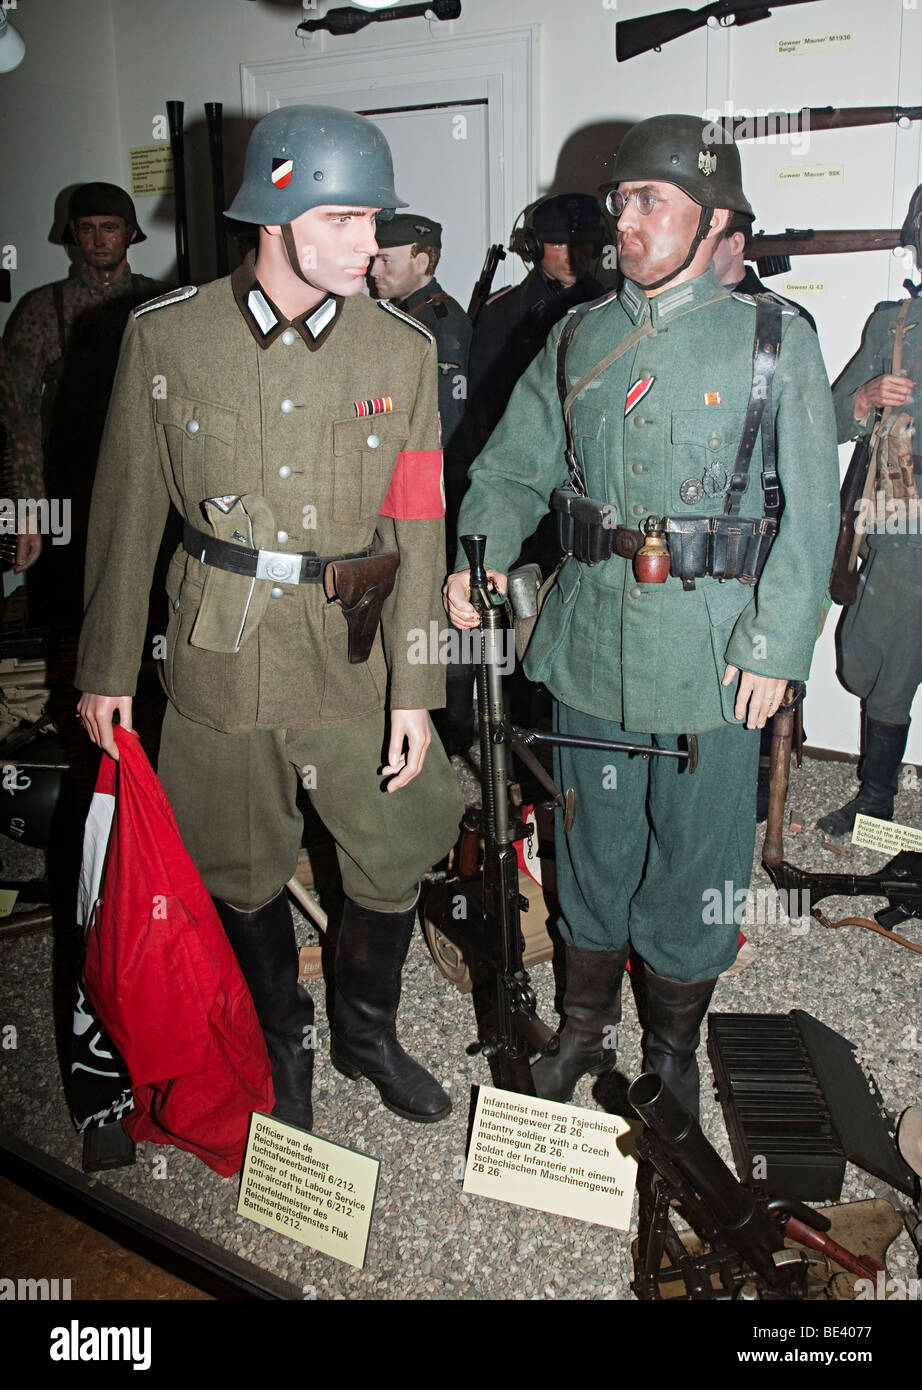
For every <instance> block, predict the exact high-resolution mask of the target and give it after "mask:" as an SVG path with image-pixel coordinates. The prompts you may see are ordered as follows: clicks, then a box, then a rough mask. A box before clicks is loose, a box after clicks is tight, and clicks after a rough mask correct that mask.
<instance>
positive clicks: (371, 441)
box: [365, 434, 381, 449]
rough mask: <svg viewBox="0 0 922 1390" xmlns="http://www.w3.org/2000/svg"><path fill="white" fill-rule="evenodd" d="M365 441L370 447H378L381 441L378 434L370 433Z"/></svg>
mask: <svg viewBox="0 0 922 1390" xmlns="http://www.w3.org/2000/svg"><path fill="white" fill-rule="evenodd" d="M365 443H366V444H367V445H368V447H369V449H377V447H378V445H379V444H380V443H381V441H380V439H379V438H378V436H377V435H376V434H370V435H369V436H368V438H367V439H366V440H365Z"/></svg>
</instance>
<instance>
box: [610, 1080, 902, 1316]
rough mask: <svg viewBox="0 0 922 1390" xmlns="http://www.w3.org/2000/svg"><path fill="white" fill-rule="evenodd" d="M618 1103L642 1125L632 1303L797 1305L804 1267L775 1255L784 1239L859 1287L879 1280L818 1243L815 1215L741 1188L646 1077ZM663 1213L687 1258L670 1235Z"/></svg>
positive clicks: (835, 1247)
mask: <svg viewBox="0 0 922 1390" xmlns="http://www.w3.org/2000/svg"><path fill="white" fill-rule="evenodd" d="M628 1100H629V1101H630V1103H631V1105H632V1106H633V1108H634V1110H635V1111H636V1112H637V1114H638V1115H639V1116H640V1118H641V1119H642V1120H643V1122H644V1130H643V1132H642V1133H641V1134H640V1135H639V1136H638V1139H637V1152H638V1154H639V1156H640V1160H641V1163H640V1168H639V1170H638V1187H639V1189H640V1223H639V1229H638V1236H637V1245H636V1252H635V1256H634V1280H633V1284H632V1289H633V1292H634V1294H635V1296H636V1297H637V1298H639V1299H660V1298H663V1297H667V1296H673V1297H675V1296H678V1297H682V1296H683V1295H681V1294H678V1295H675V1294H672V1295H670V1294H669V1293H668V1292H667V1291H666V1286H668V1285H670V1284H672V1285H673V1286H675V1285H676V1284H679V1285H681V1284H684V1286H685V1295H684V1297H686V1298H689V1299H693V1300H709V1299H724V1300H729V1299H792V1298H796V1299H802V1298H806V1297H807V1293H808V1288H807V1275H808V1272H809V1261H808V1258H807V1256H806V1255H804V1254H803V1252H802V1251H799V1250H793V1249H789V1248H787V1247H786V1246H785V1237H786V1236H789V1237H790V1238H791V1239H792V1240H796V1241H798V1242H800V1244H802V1245H807V1246H810V1247H811V1248H812V1249H814V1250H817V1251H819V1252H821V1253H822V1254H824V1255H828V1256H829V1257H830V1258H831V1259H833V1260H835V1261H836V1263H837V1264H839V1265H841V1266H842V1267H843V1268H844V1269H847V1270H849V1271H851V1272H852V1273H853V1274H857V1275H858V1276H859V1277H860V1278H865V1279H870V1280H871V1281H872V1282H874V1281H875V1280H876V1278H877V1274H878V1273H879V1272H882V1271H883V1269H884V1267H883V1265H881V1264H880V1263H879V1262H878V1261H877V1260H875V1259H874V1258H873V1257H872V1256H870V1255H860V1256H858V1255H853V1254H852V1253H851V1251H849V1250H846V1249H845V1248H844V1247H843V1246H842V1245H840V1244H839V1243H838V1242H837V1241H834V1240H832V1239H831V1237H829V1236H828V1235H826V1234H825V1233H826V1232H828V1231H829V1229H830V1225H831V1223H830V1221H829V1219H828V1218H827V1217H826V1216H824V1215H822V1213H820V1212H817V1211H814V1210H813V1209H812V1207H808V1206H805V1205H804V1204H803V1203H802V1202H798V1201H794V1200H790V1199H787V1198H777V1199H775V1200H772V1199H766V1198H765V1197H764V1196H763V1195H762V1194H757V1193H754V1192H750V1191H749V1190H748V1189H747V1188H745V1187H744V1186H743V1185H742V1183H740V1182H739V1181H738V1179H736V1178H735V1177H734V1176H733V1174H732V1173H731V1171H730V1169H729V1168H728V1167H727V1165H726V1164H725V1163H724V1161H723V1159H722V1158H721V1157H720V1155H719V1154H718V1153H717V1152H716V1150H715V1149H713V1148H712V1147H711V1145H710V1144H709V1143H708V1141H707V1139H705V1137H704V1135H703V1134H702V1132H701V1127H700V1125H699V1124H698V1121H697V1120H696V1119H695V1118H694V1117H693V1116H692V1115H690V1114H689V1112H688V1111H687V1110H686V1109H685V1108H684V1107H683V1106H682V1105H680V1104H679V1102H678V1101H677V1100H676V1098H675V1096H674V1095H673V1094H672V1093H671V1091H669V1089H668V1087H666V1086H665V1085H664V1084H663V1082H662V1080H661V1079H660V1077H659V1076H657V1075H656V1073H655V1072H645V1073H644V1074H643V1075H642V1076H638V1077H637V1079H636V1080H635V1081H633V1082H632V1083H631V1086H630V1088H629V1090H628ZM673 1204H675V1206H676V1207H677V1209H678V1214H679V1215H680V1216H681V1217H682V1218H683V1220H685V1221H686V1222H687V1223H688V1225H689V1226H690V1227H691V1230H692V1232H693V1233H694V1236H695V1237H696V1238H697V1240H696V1244H697V1246H698V1249H697V1250H696V1249H694V1248H692V1246H691V1244H690V1243H685V1242H683V1241H682V1239H681V1237H680V1236H679V1233H678V1231H676V1229H675V1228H674V1227H673V1225H672V1215H671V1213H672V1208H673Z"/></svg>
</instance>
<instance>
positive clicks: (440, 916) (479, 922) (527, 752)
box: [425, 536, 698, 1095]
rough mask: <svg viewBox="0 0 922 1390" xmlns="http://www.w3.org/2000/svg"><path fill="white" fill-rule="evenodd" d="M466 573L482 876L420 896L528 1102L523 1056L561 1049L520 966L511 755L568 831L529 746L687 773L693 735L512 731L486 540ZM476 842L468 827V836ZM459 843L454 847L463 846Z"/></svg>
mask: <svg viewBox="0 0 922 1390" xmlns="http://www.w3.org/2000/svg"><path fill="white" fill-rule="evenodd" d="M461 542H462V544H463V546H464V549H465V552H466V554H467V557H468V560H469V561H470V566H471V602H472V604H473V605H474V607H475V608H476V609H477V611H478V613H479V615H480V628H479V636H480V650H479V653H478V656H479V663H478V666H477V673H476V679H477V705H478V710H479V713H480V782H481V789H482V802H483V811H482V832H483V840H484V853H483V866H482V870H481V872H480V873H479V874H478V873H477V872H476V862H468V863H467V864H462V866H461V872H460V873H459V874H458V876H457V877H454V878H451V879H449V880H448V881H447V882H445V883H440V884H438V885H436V886H435V887H434V888H433V889H431V890H430V891H429V893H428V894H427V901H426V907H425V916H426V917H427V918H428V920H429V921H430V922H431V923H432V924H433V925H434V926H435V929H436V930H437V931H438V932H439V933H441V934H442V935H443V936H445V937H447V938H448V939H449V940H450V941H451V942H453V943H454V944H456V945H457V947H458V949H459V950H461V951H462V952H463V953H464V954H465V956H466V957H468V958H472V959H473V967H474V968H473V970H472V974H473V979H474V1007H475V1011H476V1013H477V1023H478V1035H479V1044H478V1045H479V1047H480V1050H481V1051H482V1052H483V1054H484V1056H486V1057H487V1058H488V1059H489V1063H490V1070H491V1073H492V1077H493V1081H494V1084H495V1085H496V1086H498V1087H499V1088H500V1089H502V1090H506V1091H519V1092H521V1093H522V1094H523V1095H534V1094H535V1089H534V1083H533V1081H532V1077H531V1067H530V1065H529V1056H530V1054H531V1053H540V1054H541V1055H543V1056H549V1055H552V1054H553V1053H555V1052H556V1051H557V1050H558V1048H559V1046H560V1042H559V1038H558V1035H557V1034H556V1033H555V1032H554V1031H553V1030H552V1029H551V1028H549V1027H548V1025H547V1024H546V1023H544V1022H542V1020H541V1019H540V1018H539V1017H538V1015H537V1009H536V1002H537V1001H536V999H535V993H534V990H533V989H532V987H531V983H530V980H529V976H528V972H527V970H526V969H525V967H524V965H523V961H522V950H523V942H522V931H521V925H520V913H521V912H522V910H523V906H524V908H525V909H526V910H527V907H528V903H527V901H526V900H525V899H524V898H522V896H521V895H520V893H519V870H518V858H517V856H516V850H515V846H516V842H517V841H520V840H523V839H525V838H526V837H527V836H528V835H529V834H530V832H531V828H530V827H526V826H525V825H524V824H523V823H522V821H521V820H520V819H519V817H518V816H517V814H516V813H515V810H514V808H512V807H511V806H510V799H509V774H510V771H511V768H510V759H509V753H510V750H511V751H514V752H515V753H516V754H517V756H518V757H519V759H520V760H521V761H522V763H523V764H524V766H525V767H527V768H528V770H529V771H530V772H531V773H532V775H533V776H534V777H535V778H536V779H537V781H538V782H539V784H540V785H541V786H542V787H543V788H544V789H545V790H546V791H547V792H548V794H549V797H550V799H551V800H552V801H553V803H554V804H555V805H556V806H558V807H559V808H560V809H561V811H562V813H563V818H564V819H563V824H564V830H565V831H568V830H569V829H570V827H571V826H572V824H573V818H574V816H575V815H576V794H575V792H573V791H572V790H570V791H568V792H567V793H566V795H564V793H563V792H561V791H560V789H559V788H558V787H557V786H556V785H555V783H554V781H553V779H552V778H551V777H550V775H549V774H548V773H547V772H546V771H545V769H544V768H543V767H542V765H541V763H540V762H539V761H538V759H537V757H536V756H535V754H534V752H533V751H532V750H533V748H534V747H535V746H536V745H540V744H551V745H560V746H563V745H566V746H567V747H569V748H573V747H580V748H594V749H600V750H603V751H611V752H626V753H628V754H636V755H638V756H640V757H651V756H652V757H668V758H675V759H677V761H678V762H679V765H680V770H682V768H683V767H684V766H687V767H688V769H689V771H690V772H694V770H695V767H696V766H697V760H698V747H697V741H696V739H695V737H694V735H691V736H689V738H688V740H687V743H688V746H687V748H656V747H650V746H648V745H646V744H636V743H621V742H612V741H609V740H606V739H585V738H578V737H576V736H569V735H564V734H559V735H558V734H546V733H539V732H537V731H534V730H527V729H520V728H519V727H518V726H517V725H515V724H512V723H510V722H509V721H508V720H507V719H506V716H505V710H504V703H503V688H502V677H501V675H500V670H501V666H502V659H503V655H504V650H503V649H504V646H505V643H504V638H506V637H508V636H509V635H510V634H509V632H508V625H507V620H506V605H505V604H504V603H502V602H501V603H500V605H497V603H496V602H495V601H494V597H493V596H491V592H490V589H489V586H488V582H487V574H486V570H485V569H484V551H485V547H486V537H485V536H462V537H461ZM472 834H476V829H475V828H474V827H471V830H470V833H469V836H468V840H469V839H470V835H472ZM463 844H464V841H463V840H462V845H463Z"/></svg>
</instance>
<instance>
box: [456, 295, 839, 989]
mask: <svg viewBox="0 0 922 1390" xmlns="http://www.w3.org/2000/svg"><path fill="white" fill-rule="evenodd" d="M754 326H755V305H754V301H752V300H747V299H746V298H745V297H739V296H734V295H731V294H730V292H729V291H727V290H726V289H724V288H723V287H722V286H720V285H719V284H718V283H717V280H716V278H715V276H714V274H713V271H712V270H710V269H708V270H707V271H706V272H705V273H704V274H703V275H701V276H699V277H697V278H696V279H694V280H691V281H688V282H685V283H683V284H680V285H678V286H676V287H675V288H670V289H667V290H664V291H662V292H661V293H660V294H659V295H657V296H655V297H653V298H652V299H649V300H648V299H647V297H646V295H645V294H644V293H643V291H642V290H641V289H640V288H639V287H638V286H636V285H634V284H633V283H632V282H631V281H629V280H628V281H625V283H624V285H623V286H622V289H621V291H620V292H619V294H618V295H617V296H609V297H607V298H606V299H603V300H601V301H600V302H599V303H598V304H596V305H594V306H593V307H592V309H590V310H589V312H588V314H587V316H586V317H585V319H584V320H583V322H582V323H581V325H580V327H579V329H578V331H577V333H576V336H575V339H574V341H573V344H572V347H571V349H570V353H569V356H568V359H567V376H568V379H569V381H570V383H571V384H573V383H574V382H576V381H577V380H579V378H580V377H581V376H583V375H584V374H585V373H586V372H588V371H589V370H590V369H591V368H592V367H593V366H594V365H595V364H596V363H597V362H599V361H600V360H601V359H602V358H603V357H604V356H605V355H606V354H607V353H608V352H609V351H610V350H611V349H612V348H613V346H615V345H616V344H617V343H618V342H620V341H622V340H623V339H625V338H626V337H627V336H628V335H629V334H631V333H633V332H635V330H637V329H644V328H646V329H649V330H650V331H649V333H648V334H647V335H646V336H644V337H643V338H642V339H640V340H639V341H637V342H636V344H635V346H634V347H633V348H631V349H629V350H628V351H627V352H626V353H625V354H624V355H623V356H622V357H620V358H619V359H618V360H617V361H616V362H615V363H614V364H613V365H611V366H609V367H608V368H607V369H606V371H604V372H603V373H602V374H601V375H600V376H599V377H597V378H596V379H595V381H594V382H593V383H592V384H591V385H590V386H589V387H588V388H587V389H586V390H584V392H583V393H582V395H581V396H580V397H579V398H578V399H577V400H576V401H575V402H574V405H573V409H572V415H573V422H574V430H575V440H576V451H577V453H578V455H579V457H580V460H581V462H582V465H583V468H584V470H585V474H586V479H587V486H588V492H589V495H590V496H592V497H595V498H597V499H599V500H600V501H603V502H607V503H610V504H612V505H613V506H614V508H615V509H616V513H617V520H618V522H619V523H620V524H622V525H625V526H630V527H637V526H639V524H640V523H641V521H642V520H643V519H644V518H645V517H646V516H648V515H651V514H653V515H656V516H663V515H667V516H682V515H686V516H688V515H718V514H720V513H721V512H722V511H723V503H724V497H723V487H722V483H725V482H726V480H727V479H728V478H729V475H730V474H731V473H732V471H733V463H734V458H735V455H736V450H737V446H738V443H739V439H740V435H741V432H742V426H743V420H744V417H745V413H746V407H747V404H748V400H749V395H750V388H751V379H752V348H753V333H754ZM560 331H562V330H561V329H558V330H555V331H554V333H553V334H552V335H551V339H550V340H549V343H548V347H547V349H546V350H545V352H544V353H542V355H541V356H540V357H539V358H538V360H537V361H535V362H534V363H533V364H532V366H531V367H530V368H529V370H528V371H527V372H526V374H525V376H524V377H523V378H522V380H521V381H520V382H519V385H518V386H517V387H516V389H515V391H514V393H513V395H512V399H511V401H510V403H509V407H508V409H507V411H506V413H505V415H504V417H503V419H502V421H501V422H500V425H499V426H498V428H497V430H496V431H495V433H494V434H493V436H492V438H491V440H490V442H489V444H488V445H487V447H486V449H485V450H484V451H483V453H482V454H481V455H480V456H479V458H478V459H477V460H476V461H475V463H474V464H473V466H472V468H471V485H470V489H469V491H468V494H467V497H466V499H465V501H464V504H463V506H462V510H461V516H460V519H459V530H460V532H461V533H462V534H463V533H465V532H467V531H475V530H480V531H483V532H485V533H486V535H487V549H486V563H487V564H488V565H489V566H491V567H493V568H495V569H497V570H500V571H502V572H505V571H506V570H507V568H508V566H509V564H510V563H511V561H512V560H513V559H514V558H515V556H516V555H517V553H518V550H519V547H520V545H521V541H522V538H523V537H524V536H526V535H528V534H529V532H530V531H532V530H533V529H534V526H535V525H536V523H537V521H538V519H539V518H540V517H541V516H542V515H543V513H544V512H545V511H546V510H547V508H548V499H549V497H550V494H551V492H552V490H553V489H554V488H555V487H557V486H560V485H562V484H563V483H564V482H566V480H567V468H566V464H565V461H564V447H565V433H564V427H563V420H562V415H561V409H560V403H559V398H558V394H557V389H556V368H557V363H556V343H557V339H558V337H559V333H560ZM782 332H783V346H782V350H781V354H780V360H779V363H778V366H777V369H776V372H775V377H774V382H773V388H772V390H773V410H774V416H775V428H776V439H777V456H778V473H779V476H780V480H781V486H782V489H783V493H784V513H783V517H782V521H781V527H780V531H779V534H778V538H777V539H776V541H775V543H774V546H773V548H772V551H771V553H770V555H769V557H768V560H767V562H766V565H765V569H764V571H763V573H762V576H761V579H760V581H759V584H758V586H757V587H756V588H755V589H753V588H752V587H749V586H747V585H744V584H741V583H739V582H738V581H736V580H731V581H729V582H726V583H723V584H721V583H719V582H718V581H717V580H714V579H711V578H704V579H700V580H698V581H696V584H695V588H694V589H693V590H691V591H686V590H684V589H683V587H682V583H681V581H680V580H678V579H674V578H671V577H670V578H667V580H666V582H665V583H663V584H641V583H638V582H637V581H636V580H635V578H634V575H633V572H632V568H631V565H630V563H629V562H628V561H626V560H624V559H621V558H620V557H619V556H617V555H613V556H612V558H611V559H610V560H608V561H606V562H605V563H604V564H599V565H596V566H593V567H589V566H587V565H583V564H580V563H579V562H578V561H577V560H575V559H569V560H568V561H567V562H566V563H565V565H564V566H563V569H562V570H561V572H560V575H559V577H558V579H557V582H556V584H555V585H554V587H553V588H552V589H551V591H550V593H549V594H548V596H547V599H546V601H545V604H544V608H543V610H542V613H541V616H540V618H539V620H538V624H537V627H536V629H535V632H534V635H533V637H532V640H531V644H530V646H529V649H528V652H527V655H526V659H525V671H526V674H527V675H528V676H529V677H530V678H531V679H532V680H536V681H542V682H543V683H544V684H545V685H546V686H547V687H548V688H549V690H550V691H551V693H552V694H553V695H554V697H555V699H556V701H557V702H558V711H557V718H558V723H560V724H561V726H562V727H567V728H569V729H570V730H571V731H578V732H581V733H588V732H590V731H591V730H593V729H595V730H596V731H597V732H598V734H599V736H601V737H609V738H611V737H617V736H618V735H617V733H613V732H612V731H613V730H618V729H620V730H625V731H630V732H631V735H636V736H638V737H640V736H643V737H647V738H649V737H653V738H654V739H656V740H657V741H663V742H666V741H672V742H673V743H674V740H675V736H676V735H677V734H679V733H681V732H684V733H697V734H698V735H699V736H702V753H701V766H700V768H699V771H698V772H697V773H695V774H694V776H693V777H687V776H682V777H680V776H678V775H677V774H676V773H675V770H674V765H673V764H671V763H666V762H665V760H663V766H662V767H660V766H658V765H657V766H655V767H654V766H653V763H654V761H655V760H651V767H650V770H649V771H645V766H644V764H640V763H637V762H636V761H635V763H633V764H631V763H630V761H629V760H626V759H624V758H619V757H618V756H613V755H605V754H592V753H585V752H582V753H575V752H573V753H567V754H566V755H562V756H563V761H561V757H560V756H559V757H558V770H559V771H561V775H566V776H567V777H569V778H570V779H571V780H570V782H569V783H568V784H570V785H572V784H573V779H574V778H575V779H576V782H577V792H578V794H579V795H580V797H581V799H582V797H583V791H581V789H580V784H579V783H580V779H582V782H583V785H584V791H585V798H586V803H587V804H586V808H585V810H586V814H584V815H582V816H580V815H578V816H577V821H576V825H575V827H574V830H573V831H572V832H571V834H570V836H569V837H568V839H564V838H563V836H562V835H560V834H559V835H558V876H559V877H561V876H562V887H561V894H560V898H561V906H562V909H563V921H562V924H561V925H562V930H563V932H564V935H565V936H566V938H567V939H569V940H571V941H573V942H574V944H575V945H577V946H582V947H585V948H587V949H593V948H596V949H598V948H602V947H607V948H609V949H613V948H615V947H617V946H619V945H621V944H622V943H623V942H624V941H625V940H626V939H628V938H630V939H631V940H632V941H634V943H635V946H637V948H638V949H639V950H640V951H641V953H642V954H643V955H644V957H645V959H646V960H647V961H648V962H649V964H650V965H652V967H653V968H654V970H657V971H658V972H659V973H662V974H666V975H669V976H670V977H671V978H674V979H684V980H695V979H703V978H710V977H711V975H712V974H717V973H719V972H720V970H722V969H725V968H726V967H727V966H728V965H729V964H731V962H732V960H733V956H734V952H735V940H736V923H735V922H733V921H732V920H731V921H730V922H722V923H720V924H704V922H703V918H702V901H703V899H704V895H705V894H706V893H707V891H708V889H710V888H713V887H720V888H721V889H722V887H723V884H724V882H725V881H728V880H729V881H731V882H734V883H737V884H740V885H741V886H742V887H743V888H745V887H746V886H747V885H748V880H749V874H750V871H751V863H752V850H753V844H754V835H755V820H754V806H753V796H752V787H753V784H754V781H755V768H756V761H757V757H758V733H757V731H755V730H752V731H750V730H746V729H745V728H743V727H742V726H741V725H740V724H739V723H738V722H737V721H736V719H735V716H734V711H733V706H734V702H735V698H736V687H737V682H736V681H734V682H733V684H732V685H731V686H729V687H728V688H724V687H723V686H722V685H721V678H722V676H723V673H724V669H725V666H726V664H727V663H731V664H733V665H735V666H738V667H739V668H740V669H741V670H744V671H750V672H753V673H754V674H757V675H763V676H768V677H777V678H787V679H795V678H799V679H804V678H806V676H807V674H808V672H809V667H810V659H811V654H812V651H813V645H814V642H815V639H816V636H817V631H818V627H819V620H820V614H821V610H822V602H823V596H824V593H825V588H826V581H827V577H828V573H829V564H830V562H831V558H832V552H833V548H834V543H835V536H836V530H837V504H836V499H837V490H838V465H837V456H836V449H835V427H834V420H833V413H832V405H831V400H830V395H829V389H828V385H827V382H826V375H825V371H824V369H823V363H822V359H821V357H820V353H819V347H818V344H817V341H816V337H815V335H814V334H813V333H812V332H811V331H810V330H809V328H808V327H807V326H806V324H804V323H802V322H801V321H800V319H799V317H798V316H796V315H795V314H794V313H793V312H791V313H787V312H785V313H784V314H783V316H782ZM632 388H635V389H634V390H633V391H632ZM629 393H631V399H632V400H633V401H635V402H636V403H635V404H633V405H632V406H628V397H629ZM760 473H761V445H760V443H759V442H757V443H756V446H755V450H754V453H753V459H752V463H751V467H750V473H749V479H748V485H747V489H746V491H745V493H744V495H743V497H742V501H741V504H740V515H741V516H743V517H758V516H761V515H762V513H763V500H762V488H761V481H760ZM688 480H694V481H696V483H697V484H698V487H697V488H696V489H694V490H692V491H691V492H690V491H689V489H688V488H686V489H685V494H686V495H688V496H693V495H694V496H695V497H696V500H694V501H693V502H688V503H686V502H685V501H683V495H682V488H683V484H684V483H686V482H687V481H688ZM705 483H707V484H708V488H707V490H706V489H705V486H704V484H705ZM709 494H710V495H709ZM465 567H466V562H464V561H463V558H462V557H461V555H460V554H459V557H458V561H457V564H456V568H465ZM577 726H578V727H577ZM580 769H582V771H580ZM612 771H614V774H615V775H614V776H613V775H612ZM571 774H572V776H571ZM614 860H618V875H617V877H618V881H619V883H620V887H616V885H615V878H616V875H614V874H613V873H612V870H611V864H612V862H613V861H614ZM606 863H608V864H609V870H608V873H607V876H606V874H605V870H604V866H605V864H606ZM640 888H642V889H643V891H642V892H640V891H638V890H639V889H640Z"/></svg>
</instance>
